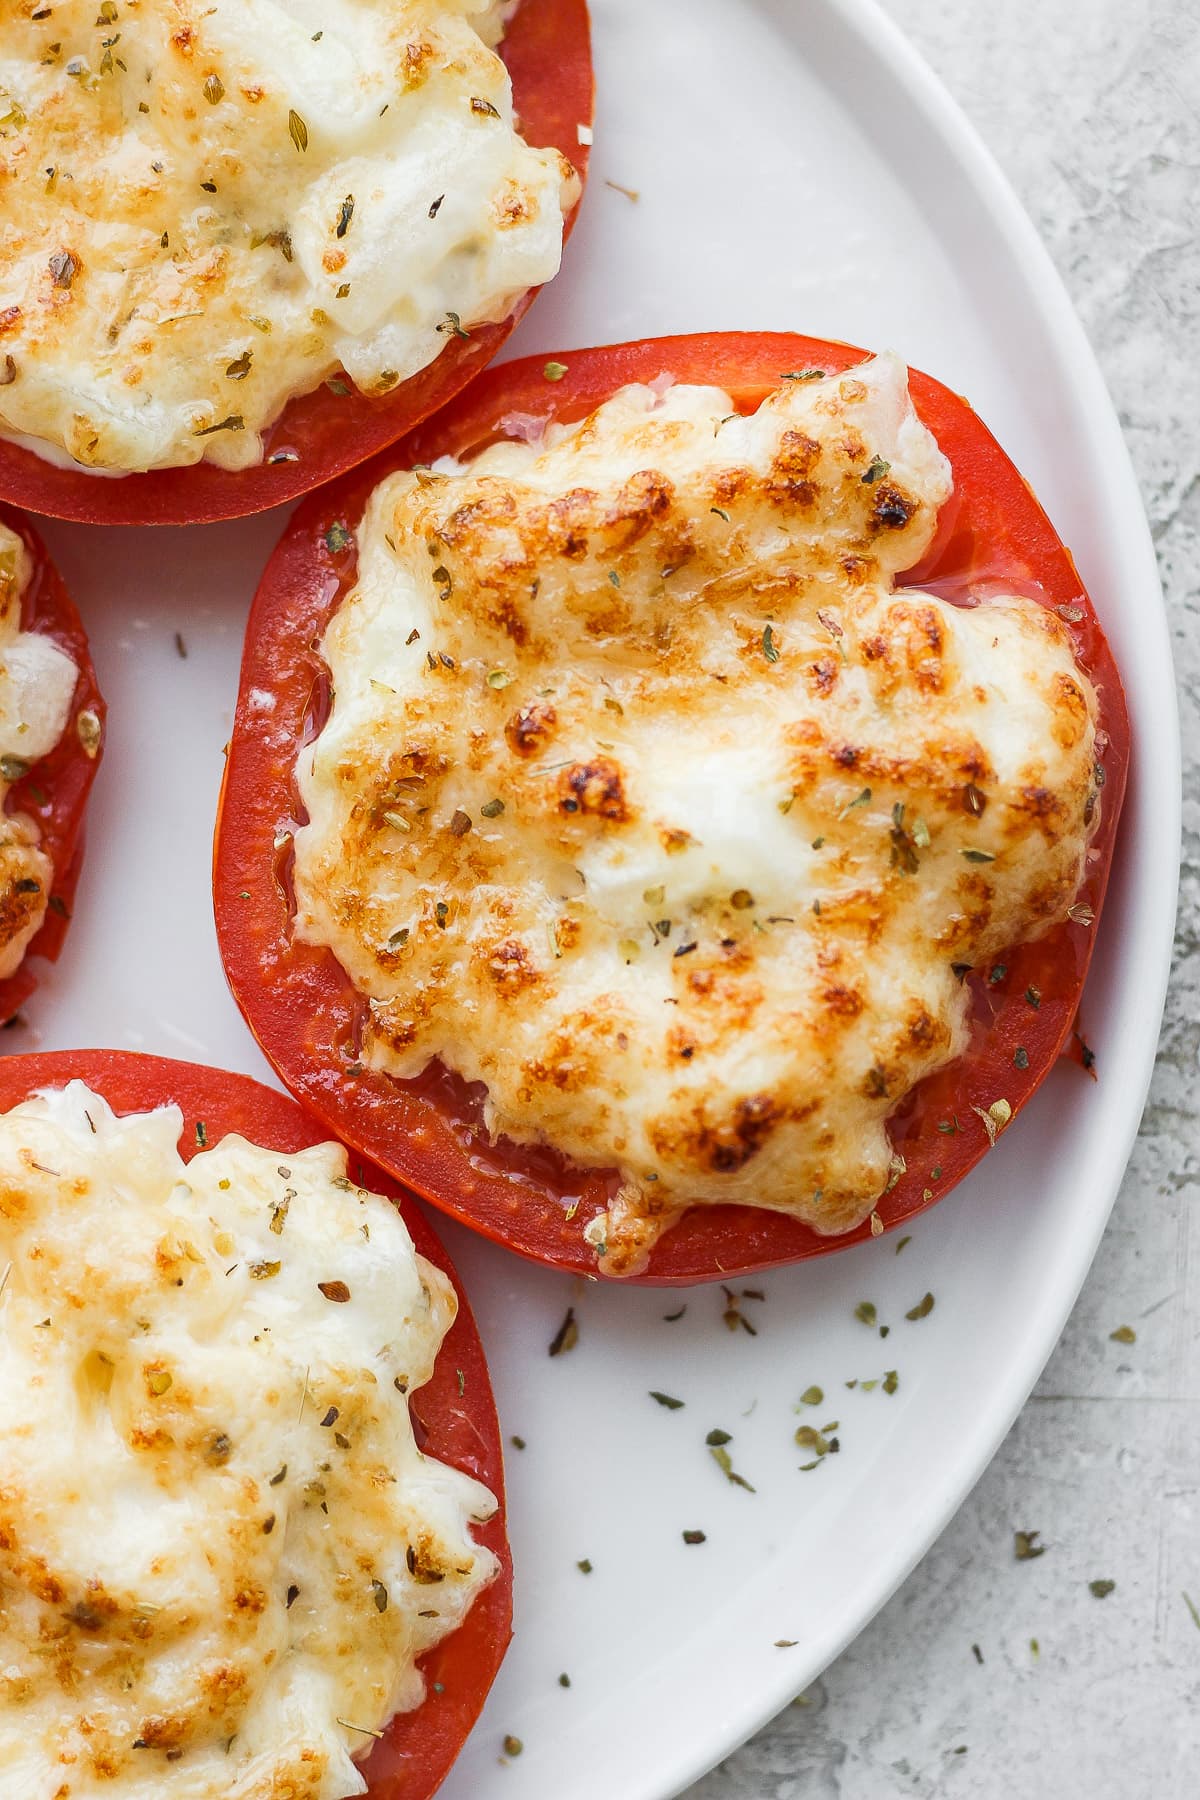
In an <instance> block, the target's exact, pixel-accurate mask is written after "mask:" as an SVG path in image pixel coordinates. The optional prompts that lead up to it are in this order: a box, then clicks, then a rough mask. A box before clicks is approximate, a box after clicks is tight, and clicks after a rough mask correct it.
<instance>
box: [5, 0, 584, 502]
mask: <svg viewBox="0 0 1200 1800" xmlns="http://www.w3.org/2000/svg"><path fill="white" fill-rule="evenodd" d="M500 52H501V55H502V56H503V58H504V61H505V63H506V64H507V65H508V70H509V74H510V75H511V77H512V86H513V101H514V104H515V107H516V111H517V116H518V119H519V121H520V125H521V132H522V135H523V136H524V137H525V139H526V141H527V142H528V143H530V144H533V145H535V146H536V147H537V148H539V149H556V150H560V151H561V152H562V154H563V155H564V156H565V157H566V158H567V160H568V161H569V162H571V163H573V164H574V166H575V168H576V170H577V171H578V173H579V175H580V177H581V179H585V178H586V175H587V164H588V145H587V144H581V143H580V139H579V127H580V126H581V125H582V126H584V127H589V126H590V124H591V118H592V105H593V81H592V54H591V35H590V26H589V21H588V9H587V0H522V3H521V5H520V7H519V8H518V10H517V12H516V14H515V16H514V17H513V19H512V20H511V22H510V24H509V26H508V28H507V32H506V35H505V38H504V41H503V43H502V44H501V46H500ZM585 135H586V133H585ZM577 212H578V206H576V207H575V208H574V209H573V211H572V212H571V213H570V215H569V216H568V218H567V220H566V223H565V230H564V239H565V237H566V236H567V235H569V233H570V230H571V227H572V225H573V224H574V222H575V217H576V214H577ZM534 298H535V293H534V292H530V293H527V294H524V295H522V296H521V298H520V299H519V300H518V301H517V302H516V304H515V305H514V306H513V309H512V311H511V312H510V313H509V315H508V317H507V318H505V319H502V320H501V321H500V322H499V323H498V324H494V325H478V326H476V327H475V328H474V329H473V330H472V331H471V334H470V336H469V337H468V338H465V339H464V338H459V337H453V338H451V339H450V341H449V343H448V344H447V345H446V347H445V349H444V350H443V351H442V353H441V355H440V356H439V357H438V359H437V361H436V362H433V363H430V364H429V366H428V367H427V368H425V369H422V370H420V372H419V373H418V374H416V375H414V376H412V377H411V378H410V379H409V380H408V381H405V382H402V383H401V384H400V386H399V387H397V388H394V389H393V390H392V392H391V393H390V394H388V396H387V397H386V399H382V400H379V399H371V398H370V397H369V396H368V395H366V394H363V393H360V392H359V390H358V389H357V388H356V387H355V386H354V385H353V383H352V382H351V381H350V380H349V378H346V379H345V380H336V379H335V380H334V382H333V385H332V386H331V385H330V384H329V383H325V382H323V383H322V384H321V386H320V387H318V388H316V389H314V391H313V392H312V393H309V394H301V395H298V396H297V397H296V399H294V400H292V401H290V402H289V403H288V405H287V406H286V407H285V408H284V410H283V412H282V413H281V414H280V416H279V418H278V419H277V420H276V421H275V423H274V425H273V426H271V428H270V430H269V431H267V432H265V433H264V434H263V460H262V462H261V463H259V464H257V465H256V466H255V467H254V468H251V469H219V468H217V467H216V466H215V465H214V464H212V463H194V464H192V465H191V466H190V467H188V468H182V469H154V470H151V471H150V472H149V473H147V474H142V475H124V476H120V477H116V478H113V477H105V476H99V475H93V474H89V473H88V472H87V471H86V470H84V469H81V468H75V467H69V468H59V467H57V466H56V465H55V464H54V463H50V462H47V461H46V460H45V459H44V458H42V457H40V456H38V455H37V454H36V452H35V451H32V450H29V449H26V448H25V447H24V446H23V445H21V444H14V443H10V442H7V441H5V440H4V439H0V499H3V500H11V501H14V502H15V503H16V504H17V505H19V506H27V507H28V508H29V509H30V510H31V511H32V512H38V513H47V514H49V515H50V517H52V518H56V519H77V520H79V521H80V522H82V523H83V524H85V525H91V524H98V525H194V524H207V523H211V522H212V521H213V520H216V519H237V518H242V517H243V516H244V515H245V514H247V513H257V512H264V511H265V510H266V508H267V507H269V506H279V505H281V504H282V503H283V502H284V501H287V500H294V499H295V498H296V497H297V495H298V494H307V493H309V492H310V491H311V490H312V489H313V488H316V487H320V486H321V485H322V483H323V482H326V481H331V480H332V479H333V477H334V476H335V475H341V474H343V473H344V472H345V471H346V470H347V469H353V468H354V467H356V466H357V464H359V463H361V462H365V461H366V459H367V457H369V456H374V455H375V454H376V452H377V451H380V450H382V449H384V448H385V446H386V445H388V444H393V443H395V441H396V440H397V438H400V437H402V436H403V435H404V433H405V432H408V431H411V430H412V429H413V427H414V426H415V425H416V424H418V423H419V421H420V420H421V419H424V418H427V417H428V416H429V414H431V413H433V412H436V411H437V409H438V408H439V407H440V406H444V405H445V404H446V402H447V401H448V400H450V399H452V398H453V396H454V395H455V394H457V393H458V392H459V390H460V389H461V388H463V387H465V386H466V385H467V383H468V382H469V381H471V380H473V379H474V378H475V376H477V375H478V374H479V373H480V371H481V370H482V369H484V368H486V367H487V365H488V363H489V362H490V361H491V360H492V358H493V357H494V356H495V355H496V353H497V351H498V350H499V349H500V347H501V345H502V344H503V343H504V341H505V339H506V338H507V337H508V336H509V335H510V334H511V332H512V331H513V329H514V327H515V326H516V324H517V322H518V320H519V319H520V318H521V316H522V314H523V313H524V312H526V310H527V309H528V307H529V306H530V305H531V304H532V302H533V300H534Z"/></svg>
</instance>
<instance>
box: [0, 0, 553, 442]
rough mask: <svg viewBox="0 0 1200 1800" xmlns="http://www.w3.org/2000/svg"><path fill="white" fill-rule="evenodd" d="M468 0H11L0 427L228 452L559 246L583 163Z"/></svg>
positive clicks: (38, 437)
mask: <svg viewBox="0 0 1200 1800" xmlns="http://www.w3.org/2000/svg"><path fill="white" fill-rule="evenodd" d="M503 10H504V9H502V8H500V7H498V6H495V5H488V4H486V0H216V3H215V4H201V3H200V0H54V3H53V4H52V5H50V6H46V7H42V6H39V5H37V4H36V0H20V3H19V4H15V3H12V0H8V3H6V4H5V6H4V8H3V10H2V13H0V432H2V433H3V434H4V435H5V436H8V437H12V438H16V439H18V440H19V441H21V442H25V443H28V444H29V445H30V446H31V447H32V448H34V449H36V450H38V451H39V452H41V453H42V454H44V455H46V456H49V457H50V458H51V459H53V460H58V461H64V460H68V459H74V460H75V461H77V462H78V463H80V464H82V465H84V466H86V467H88V468H92V469H96V470H101V471H110V472H121V471H126V470H137V469H151V468H163V467H169V466H173V465H177V464H186V463H194V462H197V461H198V460H200V458H201V457H207V458H208V459H209V460H211V461H212V462H214V463H217V464H219V465H220V466H221V467H223V468H242V467H245V466H247V465H249V464H252V463H255V462H258V461H259V460H260V458H261V455H262V444H261V439H260V433H261V431H262V430H263V428H264V427H265V426H266V425H268V424H269V423H270V422H271V421H272V420H274V419H275V418H276V416H277V415H278V414H279V413H280V412H281V411H282V409H283V407H284V405H285V403H286V402H287V401H288V400H289V399H290V398H291V397H292V396H293V395H295V394H299V393H305V392H308V391H309V390H310V389H312V388H315V387H316V386H317V385H318V383H320V382H321V381H322V380H324V379H325V378H326V377H327V376H329V375H330V374H331V372H332V371H334V370H335V369H337V368H338V367H339V365H340V366H342V367H344V368H345V369H346V370H347V371H348V372H349V374H350V375H351V376H352V377H353V379H354V381H355V382H357V384H358V385H359V387H361V388H362V389H364V390H365V391H366V392H368V393H372V394H377V393H378V394H382V393H386V392H388V391H389V390H390V389H391V388H393V387H395V386H396V385H397V384H398V383H399V382H401V381H404V380H405V379H407V377H409V376H410V375H413V374H414V373H416V372H417V371H418V370H420V369H422V368H424V367H425V366H426V365H427V364H429V363H431V362H432V361H433V360H434V359H435V357H436V356H437V355H438V354H439V353H440V352H441V351H442V350H443V349H444V348H445V346H446V344H447V342H448V341H449V338H450V336H451V335H452V334H453V332H454V330H455V329H456V328H458V327H461V328H462V329H464V330H469V329H470V327H471V326H472V325H473V324H476V323H479V322H481V321H484V320H495V319H501V318H503V317H504V316H505V315H506V314H507V312H508V311H509V310H510V308H511V305H512V303H513V302H514V301H515V299H516V298H517V296H518V295H520V294H522V293H524V292H525V291H526V290H527V289H528V288H530V287H533V286H536V285H537V284H538V283H540V282H543V281H546V280H547V279H548V278H549V277H550V276H551V275H553V274H554V273H555V271H556V269H557V267H558V262H559V256H560V253H561V248H562V227H563V215H564V212H565V211H566V210H568V209H569V207H570V206H571V205H572V204H573V202H574V199H575V198H576V196H577V193H578V183H577V180H576V178H575V176H574V174H573V172H572V171H571V170H570V168H569V167H568V165H567V164H566V163H565V162H564V161H563V159H562V158H561V157H560V156H559V155H558V153H557V152H554V151H542V150H535V149H531V148H530V147H529V146H528V145H526V144H525V143H524V141H523V140H522V139H521V137H520V136H519V135H518V133H517V130H516V127H515V125H514V119H513V110H512V96H511V91H510V85H509V80H508V75H507V72H506V70H505V68H504V65H503V63H502V62H501V60H500V58H499V56H498V55H497V54H496V53H495V51H494V50H493V49H492V48H491V47H490V46H491V45H492V44H494V43H495V42H496V40H498V38H499V37H500V32H501V12H502V11H503Z"/></svg>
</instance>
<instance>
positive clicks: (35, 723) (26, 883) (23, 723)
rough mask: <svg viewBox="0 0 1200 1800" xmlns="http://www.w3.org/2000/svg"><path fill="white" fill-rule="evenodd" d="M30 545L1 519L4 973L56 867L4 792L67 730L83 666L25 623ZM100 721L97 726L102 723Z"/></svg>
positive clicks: (37, 917) (25, 941)
mask: <svg viewBox="0 0 1200 1800" xmlns="http://www.w3.org/2000/svg"><path fill="white" fill-rule="evenodd" d="M29 576H30V565H29V553H28V551H27V550H26V548H25V546H24V544H23V543H22V542H21V539H20V538H19V537H18V536H17V534H16V533H15V532H14V531H10V530H9V529H8V527H7V526H6V525H0V980H3V979H4V978H5V977H6V976H8V975H11V974H12V973H13V971H14V970H15V969H16V968H17V967H18V966H19V965H20V962H21V959H22V957H23V956H24V955H25V951H26V949H27V948H28V946H29V943H30V941H31V940H32V939H33V938H34V937H35V936H36V934H37V932H38V930H39V928H40V926H41V923H42V920H43V919H44V918H45V916H46V907H47V904H48V902H49V899H50V885H51V882H52V881H53V878H54V869H53V865H52V864H51V861H50V858H49V857H48V856H47V855H46V853H45V852H44V851H43V850H42V849H41V848H40V847H39V832H38V828H37V825H36V823H35V822H34V820H33V819H31V818H30V817H29V816H28V814H27V813H21V812H5V811H3V810H2V809H3V804H4V799H5V796H6V795H7V793H8V790H9V788H10V787H11V786H12V784H13V783H14V781H17V780H19V779H20V777H21V776H22V775H24V774H25V773H26V772H27V771H28V769H29V768H30V767H31V765H32V764H33V763H35V762H37V761H38V759H39V758H40V757H43V756H46V755H47V754H48V753H49V752H50V751H51V750H53V748H54V746H55V745H56V744H57V743H58V741H59V739H60V738H61V737H62V735H63V732H64V731H65V729H66V726H67V720H68V716H69V714H70V710H71V700H72V697H73V695H74V692H75V682H76V679H77V676H78V670H77V669H76V667H75V664H74V663H73V662H72V661H71V658H70V657H69V656H68V655H67V653H66V651H65V650H60V649H59V647H58V645H57V644H54V643H52V642H51V641H50V639H49V638H48V637H43V636H42V635H41V634H40V633H39V632H35V631H22V629H21V596H22V594H23V593H24V591H25V589H26V587H27V586H28V585H29ZM97 729H98V728H97Z"/></svg>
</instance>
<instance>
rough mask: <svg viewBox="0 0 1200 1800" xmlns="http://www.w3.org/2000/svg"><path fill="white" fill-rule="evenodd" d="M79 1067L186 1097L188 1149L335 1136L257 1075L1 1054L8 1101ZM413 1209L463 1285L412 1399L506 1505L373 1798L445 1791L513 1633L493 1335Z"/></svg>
mask: <svg viewBox="0 0 1200 1800" xmlns="http://www.w3.org/2000/svg"><path fill="white" fill-rule="evenodd" d="M76 1078H78V1079H79V1080H80V1081H85V1082H86V1083H87V1084H88V1086H89V1087H90V1088H92V1089H93V1091H94V1092H96V1093H98V1094H102V1095H103V1096H104V1098H105V1099H106V1100H107V1101H108V1103H109V1105H110V1106H111V1107H112V1108H113V1110H114V1111H115V1112H117V1113H130V1112H147V1111H149V1110H151V1109H152V1108H154V1107H156V1106H166V1105H169V1104H171V1103H172V1102H173V1103H174V1104H175V1105H177V1106H179V1107H180V1108H181V1109H182V1111H183V1131H182V1134H181V1136H180V1139H179V1149H180V1154H181V1155H182V1156H183V1157H184V1158H185V1160H189V1159H190V1158H191V1157H192V1156H194V1155H195V1154H196V1151H197V1149H199V1148H200V1147H201V1140H204V1141H205V1142H207V1143H209V1144H215V1143H216V1142H217V1141H218V1140H219V1139H220V1138H222V1137H224V1136H225V1135H226V1134H227V1133H228V1132H231V1131H235V1132H239V1133H240V1134H241V1135H242V1136H243V1137H245V1138H247V1139H248V1140H249V1142H251V1143H253V1144H259V1145H263V1146H265V1147H267V1148H270V1149H272V1150H279V1151H282V1152H283V1153H284V1154H285V1155H286V1154H289V1153H294V1152H295V1151H297V1150H303V1149H307V1148H308V1147H309V1146H310V1145H312V1144H319V1143H322V1142H324V1141H326V1140H327V1139H328V1136H329V1133H328V1132H326V1131H324V1130H322V1128H321V1127H320V1126H319V1125H318V1124H316V1123H314V1121H313V1120H312V1119H310V1118H307V1117H306V1116H305V1114H304V1113H303V1112H301V1110H300V1108H299V1107H298V1106H297V1105H296V1104H295V1103H294V1101H291V1100H289V1099H288V1098H287V1096H286V1095H284V1094H279V1093H276V1092H275V1090H274V1089H273V1088H268V1087H263V1085H262V1083H261V1082H258V1081H251V1080H250V1079H249V1078H248V1077H247V1076H245V1075H229V1074H226V1073H225V1072H224V1071H222V1070H219V1069H209V1068H205V1067H202V1066H201V1065H200V1064H199V1063H186V1062H174V1061H171V1060H169V1059H167V1058H165V1057H161V1056H140V1055H137V1054H136V1053H134V1052H132V1051H125V1050H63V1051H56V1052H54V1053H53V1054H47V1055H39V1056H13V1057H5V1058H3V1059H0V1111H7V1110H8V1109H9V1108H10V1107H13V1106H16V1105H18V1103H19V1102H20V1101H22V1100H27V1099H28V1098H29V1096H30V1095H31V1094H33V1093H35V1092H36V1091H37V1090H38V1089H39V1088H47V1087H50V1088H56V1087H62V1086H64V1085H65V1083H66V1082H68V1081H71V1080H74V1079H76ZM350 1171H351V1175H352V1176H353V1179H354V1180H355V1181H356V1182H357V1183H359V1185H360V1186H363V1187H366V1188H369V1189H371V1191H372V1192H374V1193H377V1194H386V1195H389V1196H390V1197H391V1198H392V1199H394V1200H407V1199H408V1197H407V1196H404V1195H402V1194H401V1193H399V1192H398V1190H397V1187H396V1184H395V1182H393V1181H391V1180H390V1179H389V1178H388V1176H387V1175H386V1174H385V1173H384V1172H383V1171H382V1170H381V1169H378V1168H375V1167H374V1166H373V1165H372V1164H370V1163H365V1162H359V1161H357V1160H356V1159H353V1158H352V1159H351V1164H350ZM401 1211H402V1213H403V1215H404V1223H405V1224H406V1225H407V1227H408V1229H409V1232H410V1233H411V1235H412V1240H413V1243H414V1245H415V1246H416V1249H417V1250H418V1251H419V1253H420V1254H421V1255H422V1256H424V1257H427V1258H428V1260H429V1261H430V1262H431V1263H435V1264H436V1265H437V1267H438V1268H439V1269H443V1270H444V1271H445V1273H446V1274H447V1275H448V1276H449V1277H450V1279H451V1281H452V1282H453V1283H454V1287H455V1291H456V1293H457V1295H458V1317H457V1318H456V1319H455V1321H454V1324H453V1326H452V1327H451V1329H450V1331H449V1333H448V1335H447V1337H446V1339H445V1342H444V1343H443V1345H442V1349H441V1352H440V1354H439V1356H438V1360H437V1366H436V1368H435V1369H434V1373H433V1379H432V1380H431V1381H430V1382H429V1383H428V1384H427V1385H426V1386H425V1387H423V1388H422V1389H421V1390H420V1392H419V1393H417V1394H416V1395H414V1397H413V1399H412V1401H411V1403H410V1407H411V1412H412V1417H413V1422H414V1425H415V1427H416V1430H417V1436H418V1441H419V1442H420V1443H421V1447H422V1449H423V1450H425V1451H426V1452H427V1453H428V1454H429V1455H430V1456H434V1457H437V1459H438V1460H439V1461H440V1462H444V1463H449V1464H450V1465H451V1466H452V1467H454V1468H456V1469H462V1470H465V1471H466V1473H467V1474H469V1475H473V1476H474V1477H475V1479H476V1480H477V1481H482V1482H483V1483H484V1485H485V1486H486V1487H488V1488H490V1489H491V1491H492V1493H493V1494H494V1495H495V1496H496V1499H497V1501H498V1502H499V1506H498V1509H497V1511H496V1513H495V1516H494V1517H493V1518H491V1519H490V1520H488V1522H487V1523H486V1524H485V1525H476V1526H475V1527H474V1532H475V1537H476V1539H477V1541H478V1542H479V1543H482V1544H486V1545H487V1547H488V1549H490V1550H492V1551H494V1552H495V1554H496V1556H497V1557H498V1558H499V1561H500V1568H499V1572H498V1573H497V1575H496V1578H495V1580H494V1581H493V1582H492V1583H491V1585H490V1586H489V1587H487V1588H485V1589H484V1591H483V1593H482V1594H481V1595H480V1596H479V1598H478V1599H477V1600H476V1602H475V1604H474V1606H473V1607H472V1608H471V1610H470V1612H469V1613H468V1614H467V1616H466V1619H465V1620H464V1622H463V1624H462V1625H461V1626H460V1627H459V1628H458V1630H457V1631H455V1632H452V1633H451V1635H450V1636H449V1637H447V1638H444V1639H443V1640H442V1642H441V1643H440V1644H438V1645H437V1646H436V1647H435V1648H434V1649H433V1650H432V1651H430V1653H429V1654H428V1655H427V1656H426V1657H424V1658H423V1659H422V1662H421V1669H422V1672H423V1673H424V1676H425V1680H426V1689H427V1691H426V1696H425V1699H424V1700H423V1702H422V1703H421V1705H420V1706H419V1707H417V1708H416V1710H415V1711H414V1712H409V1713H398V1714H397V1715H396V1716H395V1717H394V1718H393V1719H392V1721H391V1723H390V1724H389V1726H388V1727H387V1730H386V1731H385V1732H384V1735H383V1737H382V1738H381V1739H380V1740H379V1742H378V1743H377V1744H375V1746H374V1747H373V1748H372V1750H371V1753H370V1755H369V1756H368V1757H367V1758H365V1759H364V1761H363V1763H362V1765H361V1766H362V1771H363V1774H364V1776H365V1777H366V1780H367V1791H368V1794H369V1795H370V1800H428V1797H429V1796H430V1795H431V1794H434V1793H436V1791H437V1789H438V1788H439V1787H440V1786H441V1784H442V1782H443V1781H444V1780H445V1778H446V1775H447V1772H448V1771H449V1769H450V1765H451V1764H452V1763H453V1762H454V1760H455V1758H456V1757H457V1755H458V1753H459V1751H460V1750H461V1749H462V1746H463V1744H464V1742H465V1741H466V1737H467V1734H468V1732H469V1731H470V1729H471V1727H472V1725H473V1724H474V1723H475V1720H476V1718H477V1717H478V1715H479V1711H480V1708H481V1707H482V1705H483V1702H484V1699H485V1698H486V1695H487V1692H488V1689H489V1688H490V1687H491V1685H492V1682H493V1681H494V1680H495V1678H496V1672H497V1670H498V1669H499V1667H500V1664H501V1662H502V1661H503V1659H504V1653H505V1651H506V1650H507V1648H508V1645H509V1641H510V1639H511V1637H512V1560H511V1557H510V1554H509V1548H508V1538H507V1536H506V1534H505V1527H504V1456H503V1451H502V1449H501V1444H500V1427H499V1424H498V1422H497V1419H496V1405H495V1401H494V1399H493V1397H492V1389H491V1383H490V1381H489V1378H488V1369H487V1362H486V1360H485V1357H484V1353H483V1345H482V1344H481V1343H480V1340H479V1331H478V1329H477V1327H476V1324H475V1320H474V1318H473V1317H472V1314H471V1308H470V1306H469V1305H468V1304H467V1300H466V1296H465V1295H464V1294H463V1291H462V1288H461V1287H460V1285H459V1281H458V1277H457V1275H456V1274H455V1272H454V1268H453V1265H452V1264H451V1262H450V1260H449V1258H448V1257H447V1255H446V1252H445V1250H444V1249H443V1248H442V1246H441V1244H440V1243H439V1241H438V1239H437V1237H436V1236H435V1235H434V1233H433V1231H432V1229H431V1228H430V1226H429V1224H428V1223H427V1221H426V1220H425V1218H424V1217H423V1215H422V1213H421V1211H420V1209H419V1208H418V1207H416V1206H414V1205H412V1204H411V1202H409V1203H408V1204H403V1205H402V1206H401Z"/></svg>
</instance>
